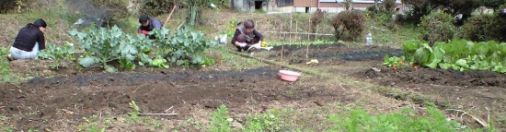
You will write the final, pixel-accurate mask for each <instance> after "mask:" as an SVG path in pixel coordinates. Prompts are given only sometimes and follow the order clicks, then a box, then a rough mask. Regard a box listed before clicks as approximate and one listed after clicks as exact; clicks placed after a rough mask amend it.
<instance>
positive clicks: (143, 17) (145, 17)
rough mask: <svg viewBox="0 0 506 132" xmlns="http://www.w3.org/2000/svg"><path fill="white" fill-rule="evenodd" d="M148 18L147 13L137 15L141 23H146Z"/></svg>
mask: <svg viewBox="0 0 506 132" xmlns="http://www.w3.org/2000/svg"><path fill="white" fill-rule="evenodd" d="M148 20H149V16H147V15H141V16H139V23H141V24H143V23H146V22H147V21H148Z"/></svg>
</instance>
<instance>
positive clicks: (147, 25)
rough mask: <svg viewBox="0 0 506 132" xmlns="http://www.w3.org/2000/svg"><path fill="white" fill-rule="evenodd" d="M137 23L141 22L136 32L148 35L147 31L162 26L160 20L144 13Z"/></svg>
mask: <svg viewBox="0 0 506 132" xmlns="http://www.w3.org/2000/svg"><path fill="white" fill-rule="evenodd" d="M139 23H141V26H140V27H139V30H138V33H139V34H143V35H145V36H148V35H149V33H150V32H151V31H153V30H155V29H162V26H163V25H162V23H161V22H160V20H158V19H156V18H154V17H149V16H146V15H142V16H140V17H139Z"/></svg>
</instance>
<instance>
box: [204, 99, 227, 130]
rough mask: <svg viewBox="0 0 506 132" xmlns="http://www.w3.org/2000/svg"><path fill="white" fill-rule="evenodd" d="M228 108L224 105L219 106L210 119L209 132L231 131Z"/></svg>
mask: <svg viewBox="0 0 506 132" xmlns="http://www.w3.org/2000/svg"><path fill="white" fill-rule="evenodd" d="M229 119H232V118H230V116H229V114H228V108H227V107H226V106H225V105H221V106H220V107H219V108H218V109H217V110H216V111H215V112H214V113H213V114H212V117H211V122H210V123H209V131H210V132H230V131H232V127H231V121H230V120H229Z"/></svg>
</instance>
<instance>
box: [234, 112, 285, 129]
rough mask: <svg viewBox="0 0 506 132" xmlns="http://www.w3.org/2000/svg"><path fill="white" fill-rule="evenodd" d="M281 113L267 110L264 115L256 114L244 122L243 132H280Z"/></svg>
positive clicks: (282, 124)
mask: <svg viewBox="0 0 506 132" xmlns="http://www.w3.org/2000/svg"><path fill="white" fill-rule="evenodd" d="M281 112H282V111H279V110H275V109H272V110H268V111H267V112H265V113H262V114H257V115H254V116H252V117H249V119H248V120H247V122H246V128H245V129H244V131H245V132H262V131H270V132H277V131H281V130H282V128H283V126H284V124H285V123H283V119H281V114H282V113H281Z"/></svg>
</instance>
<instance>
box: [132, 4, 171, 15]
mask: <svg viewBox="0 0 506 132" xmlns="http://www.w3.org/2000/svg"><path fill="white" fill-rule="evenodd" d="M174 5H175V3H174V1H172V0H143V1H142V2H140V11H139V12H140V13H141V14H147V15H151V16H156V15H160V14H163V13H168V12H170V11H171V8H172V7H174Z"/></svg>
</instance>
